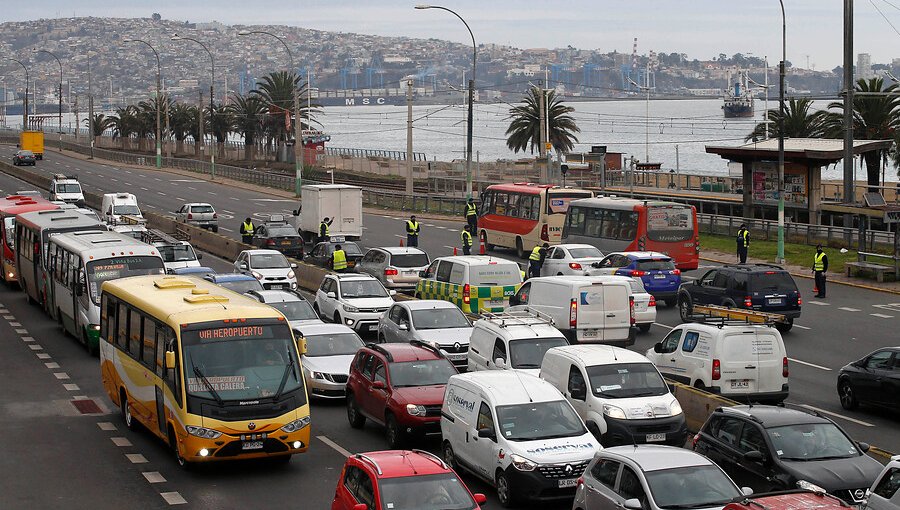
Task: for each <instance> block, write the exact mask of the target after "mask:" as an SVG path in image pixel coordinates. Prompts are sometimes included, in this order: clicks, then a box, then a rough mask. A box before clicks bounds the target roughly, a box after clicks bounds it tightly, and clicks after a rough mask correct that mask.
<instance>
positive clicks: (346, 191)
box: [294, 184, 363, 242]
mask: <svg viewBox="0 0 900 510" xmlns="http://www.w3.org/2000/svg"><path fill="white" fill-rule="evenodd" d="M300 205H301V210H300V211H298V212H299V213H300V214H299V216H295V217H294V220H295V226H296V227H297V229H298V231H299V233H300V234H301V235H302V236H303V238H304V239H305V240H306V241H307V242H312V241H315V239H316V237H318V235H319V224H320V223H321V222H322V220H323V219H325V218H329V219H331V226H330V227H328V234H329V236H332V237H344V238H345V239H347V240H348V241H349V240H357V239H359V238H360V237H362V226H363V225H362V188H359V187H357V186H350V185H347V184H321V185H307V186H303V187H302V188H301V190H300Z"/></svg>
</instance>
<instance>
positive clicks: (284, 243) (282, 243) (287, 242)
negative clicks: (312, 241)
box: [281, 241, 291, 246]
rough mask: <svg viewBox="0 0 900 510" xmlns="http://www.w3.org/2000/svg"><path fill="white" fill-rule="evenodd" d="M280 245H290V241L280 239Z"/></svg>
mask: <svg viewBox="0 0 900 510" xmlns="http://www.w3.org/2000/svg"><path fill="white" fill-rule="evenodd" d="M281 245H282V246H290V245H291V242H290V241H281Z"/></svg>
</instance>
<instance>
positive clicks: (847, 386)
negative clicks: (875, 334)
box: [837, 347, 900, 410]
mask: <svg viewBox="0 0 900 510" xmlns="http://www.w3.org/2000/svg"><path fill="white" fill-rule="evenodd" d="M837 390H838V396H839V397H840V399H841V406H842V407H843V408H844V409H848V410H850V409H856V408H857V407H859V404H871V405H876V406H882V407H889V408H891V409H898V408H900V347H885V348H883V349H879V350H877V351H875V352H873V353H871V354H869V355H868V356H866V357H865V358H863V359H861V360H857V361H854V362H853V363H850V364H849V365H847V366H845V367H844V368H842V369H841V372H840V373H839V374H838V382H837Z"/></svg>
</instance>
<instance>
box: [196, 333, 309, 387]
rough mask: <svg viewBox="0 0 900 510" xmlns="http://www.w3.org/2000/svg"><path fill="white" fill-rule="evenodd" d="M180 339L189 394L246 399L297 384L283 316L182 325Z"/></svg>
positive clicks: (297, 372)
mask: <svg viewBox="0 0 900 510" xmlns="http://www.w3.org/2000/svg"><path fill="white" fill-rule="evenodd" d="M181 342H182V346H183V349H184V355H183V357H184V374H185V379H186V380H187V391H188V394H189V395H192V396H195V397H200V398H206V399H213V400H219V399H221V400H223V401H224V400H252V399H257V398H267V397H274V396H276V395H277V394H278V392H279V389H281V390H282V394H283V393H286V392H290V391H293V390H296V389H299V388H302V387H303V376H302V375H301V374H300V363H299V362H298V360H297V348H296V346H295V344H294V340H293V337H292V336H291V330H290V329H289V328H288V326H287V324H285V323H284V322H281V323H277V324H272V323H266V322H264V321H250V320H248V321H247V322H246V323H241V325H240V326H231V325H223V326H220V325H216V326H214V327H213V326H210V327H206V328H202V329H192V330H191V329H189V330H186V331H185V330H182V332H181ZM285 376H287V377H285ZM282 381H284V387H283V388H281V385H282ZM301 393H302V392H301Z"/></svg>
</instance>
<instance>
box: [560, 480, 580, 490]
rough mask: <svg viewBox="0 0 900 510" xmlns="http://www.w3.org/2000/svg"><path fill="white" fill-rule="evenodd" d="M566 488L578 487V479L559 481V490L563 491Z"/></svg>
mask: <svg viewBox="0 0 900 510" xmlns="http://www.w3.org/2000/svg"><path fill="white" fill-rule="evenodd" d="M568 487H578V479H577V478H566V479H564V480H559V488H560V489H565V488H568Z"/></svg>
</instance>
